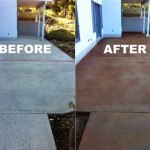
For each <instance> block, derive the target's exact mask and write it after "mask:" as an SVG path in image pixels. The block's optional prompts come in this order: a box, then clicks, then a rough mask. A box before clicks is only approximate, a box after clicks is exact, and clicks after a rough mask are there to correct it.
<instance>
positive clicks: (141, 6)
mask: <svg viewBox="0 0 150 150" xmlns="http://www.w3.org/2000/svg"><path fill="white" fill-rule="evenodd" d="M142 17H143V7H142V6H141V18H142Z"/></svg>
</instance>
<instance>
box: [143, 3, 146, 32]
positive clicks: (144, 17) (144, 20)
mask: <svg viewBox="0 0 150 150" xmlns="http://www.w3.org/2000/svg"><path fill="white" fill-rule="evenodd" d="M145 23H146V4H144V14H143V34H145Z"/></svg>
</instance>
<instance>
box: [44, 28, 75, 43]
mask: <svg viewBox="0 0 150 150" xmlns="http://www.w3.org/2000/svg"><path fill="white" fill-rule="evenodd" d="M45 37H46V38H47V39H48V40H58V41H66V42H69V41H74V40H75V36H74V35H73V34H71V33H70V32H69V31H67V30H64V29H60V30H53V31H50V32H49V33H46V34H45Z"/></svg>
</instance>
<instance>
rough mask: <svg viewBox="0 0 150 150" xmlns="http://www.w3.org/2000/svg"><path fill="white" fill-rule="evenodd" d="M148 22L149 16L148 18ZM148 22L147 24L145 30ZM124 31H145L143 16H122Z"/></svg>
mask: <svg viewBox="0 0 150 150" xmlns="http://www.w3.org/2000/svg"><path fill="white" fill-rule="evenodd" d="M146 22H147V18H146ZM146 29H147V24H145V30H146ZM122 30H123V32H143V18H140V17H123V18H122Z"/></svg>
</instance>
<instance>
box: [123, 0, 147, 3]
mask: <svg viewBox="0 0 150 150" xmlns="http://www.w3.org/2000/svg"><path fill="white" fill-rule="evenodd" d="M146 2H148V0H122V3H141V4H144V3H146Z"/></svg>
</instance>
